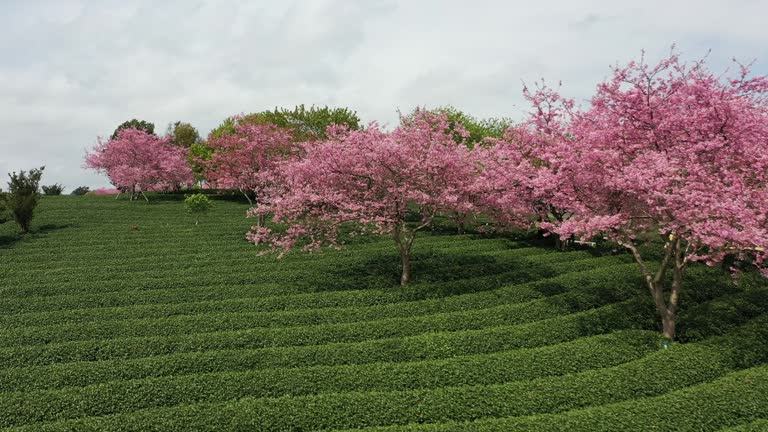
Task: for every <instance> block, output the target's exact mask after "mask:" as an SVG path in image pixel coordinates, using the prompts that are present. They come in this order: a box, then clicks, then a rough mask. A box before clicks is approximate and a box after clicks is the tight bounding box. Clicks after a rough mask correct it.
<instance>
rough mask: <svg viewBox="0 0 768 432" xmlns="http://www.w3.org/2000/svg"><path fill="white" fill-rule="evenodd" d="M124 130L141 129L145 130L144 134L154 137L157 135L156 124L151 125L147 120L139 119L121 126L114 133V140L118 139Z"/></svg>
mask: <svg viewBox="0 0 768 432" xmlns="http://www.w3.org/2000/svg"><path fill="white" fill-rule="evenodd" d="M123 129H139V130H143V131H144V132H146V133H148V134H150V135H154V134H155V124H154V123H150V122H148V121H145V120H137V119H131V120H128V121H124V122H123V123H122V124H121V125H120V126H118V127H117V129H115V131H114V132H112V136H111V138H112V139H115V138H117V134H118V133H119V132H120V131H121V130H123Z"/></svg>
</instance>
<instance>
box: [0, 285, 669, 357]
mask: <svg viewBox="0 0 768 432" xmlns="http://www.w3.org/2000/svg"><path fill="white" fill-rule="evenodd" d="M654 322H655V320H654V319H653V309H651V308H650V307H649V306H648V305H647V303H643V302H638V301H633V300H630V301H626V302H622V303H617V304H612V305H608V306H604V307H601V308H597V309H591V310H588V311H585V312H579V313H575V314H571V315H566V316H561V317H557V318H551V319H547V320H543V321H536V322H532V323H528V324H521V325H513V326H508V325H507V326H501V327H490V328H485V329H481V330H475V331H463V332H446V331H444V330H442V329H441V330H438V332H436V333H428V334H423V335H421V336H417V337H409V338H401V337H398V338H392V337H389V338H386V337H385V336H383V334H392V333H397V332H400V333H405V334H414V333H417V332H414V331H413V329H410V328H408V327H403V328H399V329H394V328H392V329H387V328H382V327H379V326H375V327H373V326H368V325H364V326H360V325H350V324H342V325H319V326H312V327H294V328H288V329H285V330H283V331H280V332H268V331H264V330H263V329H257V330H244V331H230V332H217V333H199V334H194V335H178V336H172V337H150V338H124V339H111V340H107V341H81V342H67V343H62V344H50V345H36V346H30V347H13V348H1V349H0V364H2V365H5V367H19V366H33V365H47V364H51V363H67V362H77V361H97V360H108V359H136V358H143V357H150V356H158V355H168V354H177V353H183V352H202V351H214V350H230V349H256V348H268V347H281V346H282V347H291V346H292V347H300V346H303V347H308V346H312V345H323V346H325V345H324V344H328V343H334V342H335V343H342V342H361V341H366V343H367V345H366V344H365V343H364V344H358V345H354V346H353V347H350V349H352V350H356V349H358V348H360V350H361V351H360V353H359V354H358V355H360V356H368V358H369V359H370V360H369V361H370V362H373V361H386V359H388V358H410V359H419V358H428V357H434V356H438V357H446V356H449V355H460V354H462V353H473V354H479V353H487V352H494V351H502V350H510V349H516V348H532V347H539V346H544V345H552V344H556V343H561V342H565V341H570V340H574V339H577V338H579V337H584V336H591V335H597V334H603V333H608V332H611V331H615V330H620V329H627V328H648V327H649V326H653V323H654ZM377 336H378V337H377ZM402 336H404V335H402ZM368 339H378V340H368ZM323 346H321V347H315V348H314V349H308V350H306V351H303V352H305V353H306V355H307V356H309V357H310V358H311V357H312V356H315V355H316V353H317V351H321V350H322V349H323ZM369 350H370V352H369ZM300 351H301V350H276V351H265V352H263V353H262V356H263V358H262V361H264V362H265V363H269V364H271V365H273V366H279V365H280V364H281V362H285V361H288V362H290V363H292V364H293V362H292V361H291V358H290V356H294V355H299V352H300ZM331 355H335V353H332V354H331ZM382 356H383V357H384V358H382Z"/></svg>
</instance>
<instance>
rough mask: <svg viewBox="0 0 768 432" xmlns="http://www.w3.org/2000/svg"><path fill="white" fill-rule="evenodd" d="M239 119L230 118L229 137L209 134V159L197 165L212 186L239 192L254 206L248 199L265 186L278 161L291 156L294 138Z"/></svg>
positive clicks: (271, 127)
mask: <svg viewBox="0 0 768 432" xmlns="http://www.w3.org/2000/svg"><path fill="white" fill-rule="evenodd" d="M240 119H242V117H234V118H233V120H232V130H231V131H230V132H229V133H221V134H216V135H213V134H211V136H210V137H209V139H208V143H207V145H208V147H209V148H210V149H211V152H210V154H209V156H208V159H207V160H200V161H198V163H200V164H201V165H202V166H203V172H204V176H205V178H206V180H207V181H208V182H209V183H210V184H211V185H213V186H215V187H217V188H221V189H236V190H239V191H240V192H241V193H242V194H243V195H244V196H245V198H246V199H247V200H248V203H249V204H253V200H252V198H251V197H254V196H257V195H258V194H259V193H260V191H261V190H262V189H263V188H264V187H265V186H266V185H267V184H268V179H269V177H270V175H271V174H270V171H271V170H272V169H274V168H275V167H276V164H277V162H278V161H279V160H281V159H283V158H285V157H287V156H290V155H291V153H292V149H293V147H294V145H293V136H292V135H291V133H290V131H288V130H287V129H285V128H281V127H278V126H275V125H273V124H270V123H254V122H245V121H239V120H240Z"/></svg>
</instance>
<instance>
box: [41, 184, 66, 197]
mask: <svg viewBox="0 0 768 432" xmlns="http://www.w3.org/2000/svg"><path fill="white" fill-rule="evenodd" d="M62 192H64V185H61V184H59V183H54V184H52V185H47V186H43V194H44V195H61V193H62Z"/></svg>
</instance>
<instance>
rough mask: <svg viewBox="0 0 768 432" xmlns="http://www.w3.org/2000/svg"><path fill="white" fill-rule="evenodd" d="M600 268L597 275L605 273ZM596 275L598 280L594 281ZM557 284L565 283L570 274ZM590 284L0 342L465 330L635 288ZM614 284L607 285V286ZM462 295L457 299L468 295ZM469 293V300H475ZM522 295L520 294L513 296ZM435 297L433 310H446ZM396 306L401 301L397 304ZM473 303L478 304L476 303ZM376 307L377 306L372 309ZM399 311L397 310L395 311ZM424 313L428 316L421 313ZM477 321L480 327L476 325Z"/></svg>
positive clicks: (138, 322)
mask: <svg viewBox="0 0 768 432" xmlns="http://www.w3.org/2000/svg"><path fill="white" fill-rule="evenodd" d="M611 273H613V272H609V271H608V269H604V268H601V269H600V272H598V273H597V274H596V276H599V275H601V274H602V275H607V276H608V277H610V275H611ZM595 279H597V281H595ZM553 283H554V284H560V285H561V284H564V283H567V279H566V278H562V279H561V281H558V282H553ZM592 283H594V286H591V285H590V286H589V288H591V289H584V287H583V286H581V287H574V288H575V289H574V290H573V291H570V292H565V293H563V294H560V295H556V296H553V297H548V298H544V299H539V300H534V301H528V302H523V303H511V304H504V302H503V301H497V302H496V303H495V305H494V304H493V303H492V304H491V305H488V304H481V305H473V304H471V303H470V302H469V301H467V302H454V306H455V307H452V308H449V309H451V311H449V312H437V313H432V314H430V311H429V310H426V311H425V310H424V309H427V308H421V306H422V304H421V302H413V303H399V304H396V305H390V306H389V307H378V308H354V307H353V308H344V309H319V310H307V311H300V312H290V313H285V312H283V313H262V312H224V313H198V314H194V315H181V316H174V317H169V318H147V319H127V320H112V321H110V320H107V321H98V322H88V323H76V324H59V325H49V326H40V327H35V326H30V327H17V328H11V329H7V330H4V331H0V346H20V345H21V346H24V345H36V344H49V343H60V342H68V341H77V340H90V339H111V338H126V337H146V336H170V335H177V334H189V333H206V332H217V331H226V330H245V329H255V328H260V327H266V328H274V329H275V331H278V330H281V329H283V328H285V327H286V326H287V327H300V326H308V325H320V324H337V323H349V324H353V323H357V324H359V325H365V326H383V327H392V328H403V327H410V328H412V329H414V330H416V331H420V332H422V331H438V330H464V329H472V328H479V327H488V326H491V325H507V324H519V323H524V322H529V321H533V320H540V319H545V318H552V317H556V316H559V315H564V314H568V313H573V312H577V311H581V310H585V309H588V308H592V307H595V306H599V305H604V304H607V303H612V302H616V301H620V300H624V299H626V298H628V297H629V296H630V295H632V294H634V293H635V292H636V289H634V288H635V286H636V285H634V284H632V283H629V284H625V286H623V287H622V286H610V285H606V284H605V278H597V277H596V278H593V279H592ZM607 286H608V287H610V288H608V287H607ZM463 297H465V296H460V297H458V299H460V300H464V299H463ZM472 299H473V298H471V297H470V298H469V299H468V300H470V301H471V300H472ZM515 300H518V298H515ZM437 303H438V302H431V303H430V304H431V305H433V307H434V308H435V309H438V311H439V310H440V309H447V308H446V307H445V306H437ZM395 306H399V309H398V308H397V307H395ZM474 306H477V307H476V308H475V307H474ZM371 309H373V310H371ZM393 310H394V311H396V313H395V314H394V317H393V316H392V315H393V314H392V313H391V312H392V311H393ZM420 313H425V314H427V315H419V314H420ZM475 326H479V327H475Z"/></svg>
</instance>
